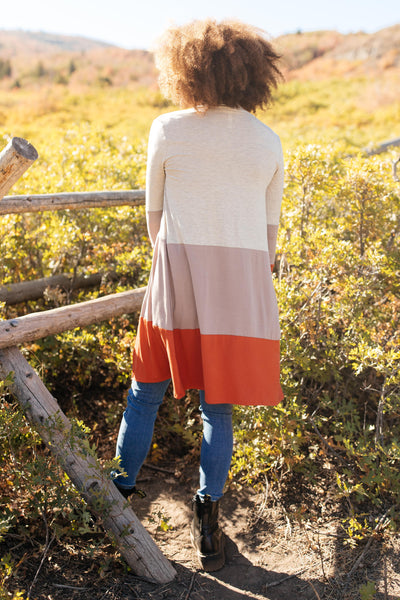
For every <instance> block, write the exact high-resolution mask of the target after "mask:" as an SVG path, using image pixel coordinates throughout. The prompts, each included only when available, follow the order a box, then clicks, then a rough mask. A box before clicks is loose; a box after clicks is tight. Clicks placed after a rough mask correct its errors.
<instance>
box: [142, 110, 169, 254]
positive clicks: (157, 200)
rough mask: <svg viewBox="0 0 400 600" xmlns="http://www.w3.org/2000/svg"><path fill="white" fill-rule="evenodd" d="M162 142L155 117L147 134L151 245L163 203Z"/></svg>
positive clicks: (147, 212)
mask: <svg viewBox="0 0 400 600" xmlns="http://www.w3.org/2000/svg"><path fill="white" fill-rule="evenodd" d="M164 142H165V136H164V132H163V126H162V123H161V121H160V119H156V120H155V121H153V124H152V126H151V129H150V134H149V142H148V149H147V170H146V220H147V230H148V232H149V236H150V241H151V243H152V245H153V246H154V244H155V241H156V237H157V234H158V232H159V229H160V224H161V217H162V213H163V205H164V186H165V170H164V151H165V148H164Z"/></svg>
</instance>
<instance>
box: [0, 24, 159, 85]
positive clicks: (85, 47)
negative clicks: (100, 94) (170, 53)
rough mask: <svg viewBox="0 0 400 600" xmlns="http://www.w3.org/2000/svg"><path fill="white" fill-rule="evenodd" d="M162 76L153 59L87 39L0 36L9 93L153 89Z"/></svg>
mask: <svg viewBox="0 0 400 600" xmlns="http://www.w3.org/2000/svg"><path fill="white" fill-rule="evenodd" d="M155 79H156V75H155V69H154V64H153V59H152V55H151V54H150V53H149V52H147V51H145V50H125V49H123V48H119V47H117V46H112V45H110V44H107V43H105V42H101V41H96V40H90V39H87V38H83V37H72V36H61V35H55V34H49V33H43V32H31V31H5V30H0V85H1V87H3V88H10V87H11V88H12V87H17V88H18V87H24V88H25V87H32V86H34V87H37V86H38V85H39V86H40V85H42V84H46V83H49V82H51V83H57V84H61V85H71V86H72V87H74V86H76V85H78V86H81V85H93V84H99V85H101V86H110V85H114V86H126V85H129V84H130V83H134V84H137V83H139V84H140V85H149V84H152V83H154V82H155Z"/></svg>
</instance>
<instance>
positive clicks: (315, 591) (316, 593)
mask: <svg viewBox="0 0 400 600" xmlns="http://www.w3.org/2000/svg"><path fill="white" fill-rule="evenodd" d="M307 583H308V584H309V585H311V587H312V589H313V592H314V594H315V595H316V596H317V598H318V600H321V597H320V595H319V594H318V592H317V590H316V589H315V587H314V586H313V584H312V583H311V581H307Z"/></svg>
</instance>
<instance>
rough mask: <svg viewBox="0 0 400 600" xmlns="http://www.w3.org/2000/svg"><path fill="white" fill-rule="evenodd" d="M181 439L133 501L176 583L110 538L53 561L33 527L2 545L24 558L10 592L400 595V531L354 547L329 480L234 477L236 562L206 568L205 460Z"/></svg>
mask: <svg viewBox="0 0 400 600" xmlns="http://www.w3.org/2000/svg"><path fill="white" fill-rule="evenodd" d="M101 402H102V400H101V398H97V404H96V410H101V411H103V412H104V411H105V408H106V406H107V401H106V399H104V402H103V404H104V406H103V405H101ZM93 406H94V405H93ZM81 410H82V412H83V413H84V415H85V418H86V420H87V421H89V423H90V424H91V425H93V423H97V413H96V414H95V411H93V408H92V404H91V403H90V402H89V401H88V402H87V403H85V404H84V403H83V402H82V406H81ZM91 412H92V413H93V414H91ZM116 423H117V421H115V423H114V422H113V423H110V424H108V425H106V424H105V420H104V419H103V420H102V424H100V426H99V427H97V428H96V439H97V440H98V441H101V443H99V447H100V448H99V449H101V454H102V457H103V458H104V459H106V458H110V457H111V456H112V455H113V452H114V448H115V441H116V435H117V426H116ZM160 427H161V428H162V427H163V422H162V420H161V421H160ZM178 442H179V440H178V439H176V441H175V446H176V448H175V450H176V454H175V456H173V457H172V458H169V459H168V460H167V459H165V456H164V458H161V459H160V460H159V462H157V464H145V465H144V467H143V468H142V471H141V473H140V474H139V480H138V487H140V488H142V489H143V490H145V492H146V494H147V495H146V497H145V498H139V497H137V496H133V499H131V502H132V503H133V509H134V511H135V512H136V514H137V515H138V517H139V518H140V520H141V522H142V523H143V525H144V526H145V527H146V529H147V530H148V531H149V532H150V534H151V535H152V536H153V538H154V539H155V541H156V543H157V544H158V546H159V547H160V549H161V550H162V552H163V553H164V555H165V556H166V557H167V558H168V559H169V560H171V561H172V563H173V565H174V567H175V569H176V571H177V576H176V578H175V580H174V581H172V582H171V583H169V584H166V585H155V584H152V583H148V582H145V581H143V580H140V579H138V578H137V577H135V576H134V575H132V573H131V572H130V570H129V569H128V568H127V566H126V564H125V563H124V561H123V560H122V559H121V558H120V555H119V553H118V552H117V551H116V549H115V547H114V546H113V545H112V544H111V543H110V541H109V539H108V538H107V537H106V536H104V534H103V533H102V532H99V533H88V534H85V535H84V536H82V537H78V538H68V540H67V541H65V540H64V541H63V539H62V540H61V542H57V541H54V542H53V544H52V546H51V548H50V550H49V552H48V553H47V556H45V557H44V554H43V548H44V544H43V540H44V537H45V535H44V534H45V531H44V527H43V531H38V530H36V531H32V528H31V527H29V536H30V537H29V536H25V537H24V538H21V537H18V536H17V535H14V536H13V535H12V533H11V534H7V535H6V536H5V539H4V541H3V542H2V543H1V544H0V556H4V555H5V554H6V553H7V552H10V553H11V555H12V557H14V559H15V557H17V561H16V568H15V573H14V574H13V576H12V578H11V579H10V580H9V581H8V584H9V585H7V588H8V589H10V590H11V589H12V590H18V589H19V590H25V593H27V592H28V591H29V590H30V600H35V599H37V600H70V599H71V600H131V599H132V600H134V599H139V600H164V599H165V600H242V599H243V600H248V599H249V598H250V599H253V600H259V599H267V600H322V599H324V600H360V598H361V600H399V599H400V538H399V535H398V534H397V533H390V534H389V533H388V532H386V531H383V533H379V534H378V533H377V534H376V535H374V536H372V537H370V538H367V539H364V540H363V541H361V542H360V543H358V544H356V545H355V546H354V547H352V546H349V545H345V544H344V539H345V537H346V536H345V535H344V533H345V532H344V530H343V527H342V525H341V523H342V518H343V515H344V514H345V512H346V514H348V511H343V506H342V505H341V504H340V501H338V500H337V498H336V497H335V492H334V488H335V485H334V483H333V482H331V483H332V485H331V484H330V483H329V477H327V476H326V475H325V479H321V481H320V484H319V485H315V487H314V488H310V486H309V485H305V482H303V481H302V480H301V479H299V481H297V482H296V480H295V479H293V478H292V479H290V480H289V484H286V487H285V489H281V490H280V493H279V494H277V493H275V492H274V491H273V490H271V489H270V490H269V491H268V490H267V491H265V490H264V491H262V492H256V491H255V490H253V489H251V488H249V487H243V486H241V485H239V483H238V482H237V481H235V480H232V481H230V482H229V484H228V486H227V491H226V493H225V496H224V498H223V499H222V501H221V508H220V516H221V518H220V523H221V526H222V528H223V530H224V532H225V535H226V546H227V559H226V565H225V566H224V568H223V569H221V570H220V571H218V572H215V573H210V574H207V573H204V572H203V571H201V569H200V568H199V566H198V564H197V562H196V559H195V554H194V551H193V550H192V547H191V544H190V535H189V523H190V520H191V499H192V497H193V494H194V491H195V490H196V487H197V483H198V460H197V459H196V457H195V456H188V455H185V453H184V452H181V451H178V450H179V449H178V446H179V443H178ZM173 444H174V441H173V440H172V441H171V440H169V444H168V448H169V451H168V452H169V455H171V454H174V453H173V452H172V451H171V448H172V446H173ZM150 459H151V457H150ZM131 498H132V497H131ZM300 499H301V501H300ZM0 517H1V515H0ZM366 519H369V520H370V521H371V522H373V515H370V514H368V513H367V514H366ZM161 525H164V526H165V527H164V529H165V530H163V529H162V528H161ZM27 538H28V540H30V543H29V542H27V541H26V539H27ZM21 539H22V541H21ZM38 540H39V541H38ZM40 540H41V541H40ZM89 548H93V550H92V551H91V554H90V552H89ZM18 561H19V562H18ZM32 582H34V585H33V586H32ZM363 586H364V587H363ZM0 596H1V594H0ZM24 597H26V596H24Z"/></svg>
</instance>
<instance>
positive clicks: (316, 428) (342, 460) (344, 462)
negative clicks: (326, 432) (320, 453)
mask: <svg viewBox="0 0 400 600" xmlns="http://www.w3.org/2000/svg"><path fill="white" fill-rule="evenodd" d="M308 420H309V421H310V423H311V425H312V426H313V429H314V431H315V433H316V434H317V436H318V437H319V439H320V440H321V442H322V443H323V444H324V446H326V447H327V448H328V450H329V451H330V452H332V454H334V455H335V456H336V458H338V459H339V460H340V462H341V463H342V464H343V465H345V466H346V467H349V466H350V465H349V464H348V462H346V461H345V460H344V458H343V457H342V456H340V454H338V453H337V452H336V450H335V449H334V448H333V447H332V446H331V445H330V444H329V442H327V441H326V439H325V438H324V437H323V435H322V434H321V432H320V430H319V429H318V427H317V426H316V424H315V421H314V419H313V417H312V416H309V417H308Z"/></svg>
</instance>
